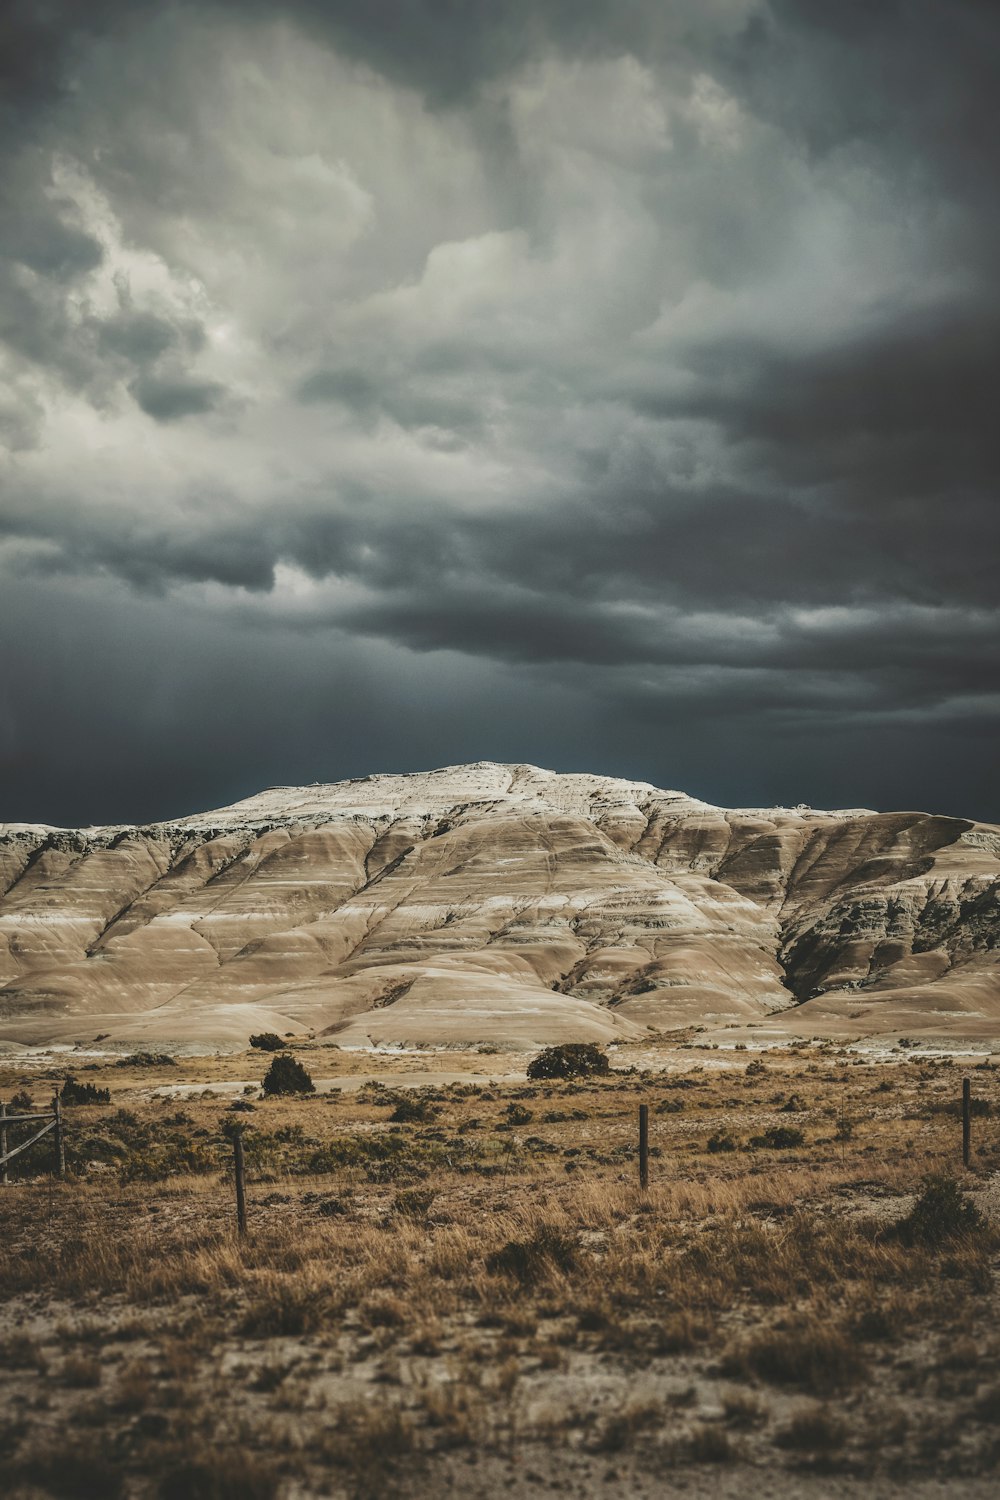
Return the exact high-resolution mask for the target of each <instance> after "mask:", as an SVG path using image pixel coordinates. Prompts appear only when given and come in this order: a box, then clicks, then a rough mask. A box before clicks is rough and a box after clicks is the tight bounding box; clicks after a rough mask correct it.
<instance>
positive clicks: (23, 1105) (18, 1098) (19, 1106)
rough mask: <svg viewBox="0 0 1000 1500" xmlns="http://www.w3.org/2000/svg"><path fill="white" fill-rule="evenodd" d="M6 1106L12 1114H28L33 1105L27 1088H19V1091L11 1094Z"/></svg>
mask: <svg viewBox="0 0 1000 1500" xmlns="http://www.w3.org/2000/svg"><path fill="white" fill-rule="evenodd" d="M7 1107H8V1110H9V1112H10V1113H11V1114H12V1115H20V1114H25V1115H30V1114H31V1113H32V1111H33V1110H34V1108H35V1105H34V1102H33V1100H32V1097H31V1095H30V1094H29V1093H28V1090H27V1089H21V1090H20V1092H19V1093H16V1094H14V1095H13V1097H12V1098H11V1101H10V1104H9V1105H8V1106H7Z"/></svg>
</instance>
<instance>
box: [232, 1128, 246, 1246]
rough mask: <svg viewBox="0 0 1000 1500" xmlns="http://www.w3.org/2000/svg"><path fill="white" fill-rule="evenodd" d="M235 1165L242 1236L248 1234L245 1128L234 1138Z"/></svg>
mask: <svg viewBox="0 0 1000 1500" xmlns="http://www.w3.org/2000/svg"><path fill="white" fill-rule="evenodd" d="M233 1164H234V1166H235V1169H236V1228H237V1230H238V1231H239V1233H240V1234H241V1235H243V1234H246V1232H247V1184H246V1176H245V1172H244V1164H243V1126H242V1125H240V1126H239V1127H238V1129H237V1131H236V1133H235V1135H234V1136H233Z"/></svg>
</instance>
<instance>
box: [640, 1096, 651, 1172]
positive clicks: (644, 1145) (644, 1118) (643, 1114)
mask: <svg viewBox="0 0 1000 1500" xmlns="http://www.w3.org/2000/svg"><path fill="white" fill-rule="evenodd" d="M639 1186H640V1187H641V1188H642V1190H643V1192H645V1191H646V1189H647V1188H648V1187H649V1105H648V1104H640V1105H639Z"/></svg>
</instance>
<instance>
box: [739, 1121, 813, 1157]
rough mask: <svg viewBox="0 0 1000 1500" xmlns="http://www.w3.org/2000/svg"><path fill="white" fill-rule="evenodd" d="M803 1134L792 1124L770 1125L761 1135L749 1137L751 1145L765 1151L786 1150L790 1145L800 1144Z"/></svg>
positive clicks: (803, 1137) (803, 1138)
mask: <svg viewBox="0 0 1000 1500" xmlns="http://www.w3.org/2000/svg"><path fill="white" fill-rule="evenodd" d="M804 1140H805V1136H804V1135H803V1134H802V1131H801V1130H796V1128H795V1126H794V1125H771V1126H769V1127H768V1129H767V1130H765V1131H764V1134H763V1135H754V1136H751V1137H750V1144H751V1146H757V1147H759V1148H761V1149H763V1150H765V1151H787V1150H788V1149H789V1147H791V1146H801V1145H802V1142H803V1141H804Z"/></svg>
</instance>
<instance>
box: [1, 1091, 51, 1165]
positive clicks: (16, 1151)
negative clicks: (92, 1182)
mask: <svg viewBox="0 0 1000 1500" xmlns="http://www.w3.org/2000/svg"><path fill="white" fill-rule="evenodd" d="M37 1121H43V1122H44V1123H43V1124H42V1127H41V1129H40V1130H36V1131H35V1134H34V1135H32V1136H29V1137H28V1139H27V1140H26V1141H21V1142H20V1144H19V1145H17V1146H13V1147H11V1148H10V1149H9V1150H8V1147H7V1131H8V1128H9V1127H10V1126H11V1125H28V1124H34V1123H36V1122H37ZM49 1134H52V1135H53V1136H54V1137H55V1142H54V1144H55V1148H56V1171H57V1172H58V1173H59V1176H60V1177H65V1176H66V1144H65V1141H64V1140H63V1118H62V1101H61V1100H60V1098H59V1095H58V1094H56V1096H55V1098H54V1099H53V1101H52V1108H51V1109H50V1110H46V1111H44V1112H39V1113H31V1114H23V1115H9V1114H8V1113H7V1106H6V1104H0V1182H9V1181H10V1177H9V1175H8V1172H7V1163H8V1162H10V1161H13V1160H14V1158H15V1156H20V1155H21V1152H22V1151H27V1149H28V1147H29V1146H33V1145H34V1144H35V1142H36V1141H40V1140H41V1139H42V1136H43V1135H49Z"/></svg>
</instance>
